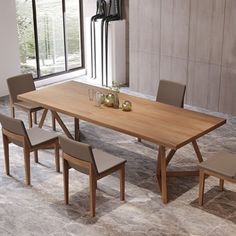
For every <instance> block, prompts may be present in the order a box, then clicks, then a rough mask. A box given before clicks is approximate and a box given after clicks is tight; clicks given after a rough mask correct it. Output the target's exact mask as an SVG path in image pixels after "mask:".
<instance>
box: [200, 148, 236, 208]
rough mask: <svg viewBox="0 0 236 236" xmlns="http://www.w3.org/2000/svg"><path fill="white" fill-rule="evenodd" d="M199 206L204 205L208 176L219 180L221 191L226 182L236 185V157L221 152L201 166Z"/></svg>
mask: <svg viewBox="0 0 236 236" xmlns="http://www.w3.org/2000/svg"><path fill="white" fill-rule="evenodd" d="M199 170H200V174H199V205H200V206H202V205H203V199H204V188H205V178H206V176H214V177H216V178H219V184H220V189H221V191H223V190H224V181H225V180H226V181H229V182H232V183H236V155H235V154H230V153H225V152H221V153H218V154H216V155H215V156H214V157H212V158H210V159H208V160H206V161H204V162H202V163H200V164H199Z"/></svg>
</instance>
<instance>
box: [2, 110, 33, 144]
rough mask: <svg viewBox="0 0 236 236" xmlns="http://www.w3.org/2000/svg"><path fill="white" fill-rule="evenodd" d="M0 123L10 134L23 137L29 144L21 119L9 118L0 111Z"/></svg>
mask: <svg viewBox="0 0 236 236" xmlns="http://www.w3.org/2000/svg"><path fill="white" fill-rule="evenodd" d="M0 123H1V125H2V128H3V129H5V130H7V131H9V132H10V133H12V134H16V135H19V136H23V137H25V138H26V141H27V142H28V144H29V145H31V143H30V141H29V137H28V134H27V131H26V129H25V125H24V123H23V121H22V120H18V119H15V118H11V117H9V116H5V115H3V114H1V113H0ZM17 144H18V143H17Z"/></svg>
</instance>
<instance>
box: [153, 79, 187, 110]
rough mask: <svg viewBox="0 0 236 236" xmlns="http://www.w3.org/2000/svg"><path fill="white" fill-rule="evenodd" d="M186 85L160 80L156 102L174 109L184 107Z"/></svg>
mask: <svg viewBox="0 0 236 236" xmlns="http://www.w3.org/2000/svg"><path fill="white" fill-rule="evenodd" d="M185 90H186V85H184V84H180V83H176V82H173V81H168V80H160V82H159V87H158V92H157V97H156V101H157V102H162V103H165V104H168V105H173V106H176V107H182V108H183V107H184V95H185Z"/></svg>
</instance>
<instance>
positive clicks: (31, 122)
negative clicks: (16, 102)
mask: <svg viewBox="0 0 236 236" xmlns="http://www.w3.org/2000/svg"><path fill="white" fill-rule="evenodd" d="M28 120H29V128H32V127H33V120H32V113H31V112H28Z"/></svg>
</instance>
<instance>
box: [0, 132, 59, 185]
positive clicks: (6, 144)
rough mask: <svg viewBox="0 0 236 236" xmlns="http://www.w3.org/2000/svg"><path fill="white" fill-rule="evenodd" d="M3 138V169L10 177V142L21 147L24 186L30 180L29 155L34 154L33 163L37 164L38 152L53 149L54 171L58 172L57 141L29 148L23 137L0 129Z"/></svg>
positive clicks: (29, 182)
mask: <svg viewBox="0 0 236 236" xmlns="http://www.w3.org/2000/svg"><path fill="white" fill-rule="evenodd" d="M2 136H3V147H4V156H5V168H6V174H7V175H10V164H9V144H10V143H11V141H10V140H15V141H18V142H20V143H21V144H22V146H23V151H24V162H25V178H26V184H27V185H30V184H31V178H30V153H31V152H34V158H35V162H36V163H38V150H39V149H46V148H51V147H52V146H53V147H54V150H55V162H56V171H57V172H60V156H59V141H58V139H55V140H52V141H49V142H47V143H46V144H42V145H37V146H33V147H30V146H29V144H28V141H27V138H26V137H25V136H21V135H17V134H15V133H12V132H10V131H8V130H6V129H2Z"/></svg>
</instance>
